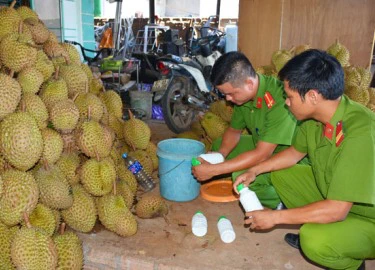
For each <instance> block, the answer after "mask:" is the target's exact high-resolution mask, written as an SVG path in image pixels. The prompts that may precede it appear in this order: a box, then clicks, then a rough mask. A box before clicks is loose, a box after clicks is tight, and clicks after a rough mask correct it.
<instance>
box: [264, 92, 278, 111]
mask: <svg viewBox="0 0 375 270" xmlns="http://www.w3.org/2000/svg"><path fill="white" fill-rule="evenodd" d="M264 100H265V101H266V104H267V107H268V109H271V108H272V106H273V105H275V103H276V102H275V100H274V99H273V97H272V95H271V93H270V92H268V91H267V92H266V93H265V94H264Z"/></svg>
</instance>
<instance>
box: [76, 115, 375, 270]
mask: <svg viewBox="0 0 375 270" xmlns="http://www.w3.org/2000/svg"><path fill="white" fill-rule="evenodd" d="M148 123H149V125H150V127H151V129H152V140H153V141H154V142H158V141H160V140H163V139H167V138H171V137H173V136H174V135H175V134H173V133H172V132H171V131H169V130H168V129H167V127H166V126H165V124H164V123H162V122H158V121H148ZM152 192H153V193H159V187H158V186H157V187H156V188H155V189H154V190H153V191H152ZM140 195H141V194H140ZM167 203H168V206H169V213H168V215H167V217H166V218H162V217H160V218H155V219H137V221H138V232H137V234H136V235H134V236H132V237H128V238H123V237H120V236H117V235H116V234H114V233H112V232H110V231H108V230H106V229H104V228H103V227H102V226H101V225H97V226H96V227H95V230H94V232H92V233H90V234H79V235H80V237H81V239H82V240H83V245H84V253H85V267H84V269H92V270H94V269H95V270H99V269H100V270H104V269H105V270H107V269H131V270H135V269H142V270H148V269H150V270H162V269H176V270H179V269H181V270H182V269H254V270H258V269H259V270H260V269H264V270H279V269H280V270H281V269H287V270H291V269H296V270H299V269H301V270H314V269H321V268H320V267H317V266H315V265H314V264H312V263H310V262H308V261H307V260H306V259H305V258H304V257H303V256H302V255H301V253H300V252H299V251H298V250H297V249H294V248H292V247H290V246H288V245H287V244H286V243H285V242H284V240H283V238H284V235H285V233H287V232H298V226H297V227H289V226H280V227H277V228H275V229H273V230H271V231H269V232H262V233H258V232H250V231H249V229H248V228H246V227H245V226H244V224H243V219H244V213H243V212H242V210H241V208H240V206H239V203H238V201H235V202H229V203H213V202H209V201H206V200H204V199H203V198H201V197H200V196H198V198H197V199H195V200H193V201H190V202H183V203H178V202H172V201H167ZM197 210H201V211H203V212H204V213H205V215H206V217H207V219H208V233H207V235H206V236H204V237H202V238H199V237H196V236H194V235H193V234H192V233H191V218H192V216H193V214H194V213H195V212H196V211H197ZM221 215H225V216H227V217H228V218H229V219H230V220H231V221H232V224H233V227H234V230H235V232H236V240H235V241H234V242H232V243H230V244H225V243H223V242H222V241H221V239H220V236H219V233H218V230H217V227H216V222H217V219H218V217H219V216H221ZM366 266H367V269H375V261H371V262H369V261H368V262H367V263H366Z"/></svg>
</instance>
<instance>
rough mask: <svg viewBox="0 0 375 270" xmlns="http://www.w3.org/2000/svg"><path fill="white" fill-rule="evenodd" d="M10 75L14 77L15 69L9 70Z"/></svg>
mask: <svg viewBox="0 0 375 270" xmlns="http://www.w3.org/2000/svg"><path fill="white" fill-rule="evenodd" d="M9 76H10V77H11V78H13V77H14V70H12V69H11V70H10V72H9Z"/></svg>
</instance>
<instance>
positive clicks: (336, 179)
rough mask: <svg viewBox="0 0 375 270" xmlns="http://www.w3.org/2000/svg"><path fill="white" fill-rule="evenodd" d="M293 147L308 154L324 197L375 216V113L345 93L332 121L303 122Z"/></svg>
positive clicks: (356, 210) (357, 211)
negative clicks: (342, 202) (323, 122)
mask: <svg viewBox="0 0 375 270" xmlns="http://www.w3.org/2000/svg"><path fill="white" fill-rule="evenodd" d="M340 131H341V132H342V133H341V132H340ZM342 136H343V137H342ZM293 146H294V148H295V149H296V150H298V151H299V152H302V153H307V154H308V156H309V158H310V161H311V165H312V169H313V172H314V176H315V180H316V184H317V187H318V189H319V190H320V192H321V194H322V196H323V198H326V199H331V200H339V201H348V202H353V203H354V204H353V207H352V209H351V211H350V212H352V213H355V214H358V215H361V216H365V217H370V218H375V114H374V113H373V112H371V111H370V110H369V109H367V108H365V107H363V106H362V105H360V104H358V103H356V102H354V101H352V100H350V99H349V98H347V97H346V96H343V97H342V99H341V101H340V105H339V106H338V108H337V110H336V112H335V114H334V116H333V117H332V119H331V120H330V122H329V124H326V125H323V124H322V123H320V122H317V121H314V120H307V121H305V122H303V123H302V125H301V127H300V129H299V130H298V132H297V134H296V137H295V139H294V142H293Z"/></svg>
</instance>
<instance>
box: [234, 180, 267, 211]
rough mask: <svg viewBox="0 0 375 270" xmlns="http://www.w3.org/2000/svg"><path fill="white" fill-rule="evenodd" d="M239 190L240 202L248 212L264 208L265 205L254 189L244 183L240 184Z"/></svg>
mask: <svg viewBox="0 0 375 270" xmlns="http://www.w3.org/2000/svg"><path fill="white" fill-rule="evenodd" d="M237 190H238V192H239V193H240V202H241V204H242V206H243V208H244V209H245V211H246V212H250V211H255V210H263V206H262V204H261V203H260V201H259V199H258V197H257V195H256V194H255V192H254V191H252V190H251V189H249V188H248V187H245V186H244V185H243V184H239V185H238V186H237Z"/></svg>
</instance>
